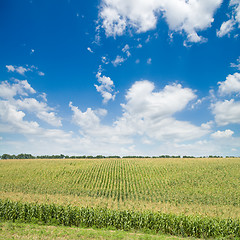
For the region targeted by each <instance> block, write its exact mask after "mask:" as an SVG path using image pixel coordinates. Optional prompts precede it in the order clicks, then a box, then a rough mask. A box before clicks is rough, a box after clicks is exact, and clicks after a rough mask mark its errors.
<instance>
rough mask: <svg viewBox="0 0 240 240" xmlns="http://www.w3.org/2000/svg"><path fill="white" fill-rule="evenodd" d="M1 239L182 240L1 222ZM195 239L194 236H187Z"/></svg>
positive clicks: (108, 231)
mask: <svg viewBox="0 0 240 240" xmlns="http://www.w3.org/2000/svg"><path fill="white" fill-rule="evenodd" d="M0 239H1V240H10V239H21V240H25V239H26V240H29V239H30V240H32V239H49V240H51V239H62V240H63V239H66V240H67V239H108V240H114V239H126V240H127V239H129V240H130V239H139V240H140V239H141V240H180V239H183V238H180V237H173V236H169V235H151V234H146V233H140V232H125V231H120V230H114V231H113V230H106V229H105V230H104V229H92V228H77V227H64V226H45V225H37V224H27V223H13V222H0ZM185 239H186V240H187V239H189V240H190V239H193V238H185Z"/></svg>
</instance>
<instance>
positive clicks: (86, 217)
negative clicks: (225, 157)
mask: <svg viewBox="0 0 240 240" xmlns="http://www.w3.org/2000/svg"><path fill="white" fill-rule="evenodd" d="M0 219H3V220H11V221H23V222H35V223H36V222H37V223H39V222H40V223H44V224H50V225H51V224H54V225H64V226H81V227H93V226H94V227H97V228H111V229H122V230H151V231H152V232H156V233H158V232H160V233H168V234H172V235H181V236H184V237H186V236H193V237H203V238H206V237H231V238H235V239H236V238H239V237H240V221H239V220H233V219H225V220H223V219H217V218H201V217H196V216H184V215H182V216H176V215H174V214H163V213H152V212H137V211H135V212H134V211H128V210H125V211H119V210H118V211H116V210H109V209H97V208H95V209H94V208H78V207H71V206H65V207H64V206H57V205H46V204H36V203H20V202H12V201H9V200H5V201H2V200H0Z"/></svg>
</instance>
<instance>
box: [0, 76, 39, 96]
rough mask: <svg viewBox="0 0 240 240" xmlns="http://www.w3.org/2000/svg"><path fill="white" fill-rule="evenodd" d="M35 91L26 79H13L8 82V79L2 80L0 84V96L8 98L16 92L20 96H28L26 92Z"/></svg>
mask: <svg viewBox="0 0 240 240" xmlns="http://www.w3.org/2000/svg"><path fill="white" fill-rule="evenodd" d="M29 93H31V94H33V93H36V91H35V90H34V89H33V88H32V87H31V86H30V84H29V83H28V81H27V80H23V81H20V80H17V79H16V80H15V82H14V83H12V84H10V83H9V82H8V81H3V82H1V84H0V97H1V98H4V99H10V98H13V97H14V96H16V95H17V94H19V95H22V96H28V94H29Z"/></svg>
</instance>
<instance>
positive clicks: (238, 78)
mask: <svg viewBox="0 0 240 240" xmlns="http://www.w3.org/2000/svg"><path fill="white" fill-rule="evenodd" d="M218 84H219V85H220V86H219V93H220V94H221V95H225V94H231V93H240V73H234V74H233V75H231V74H229V75H228V76H227V78H226V80H225V81H224V82H218Z"/></svg>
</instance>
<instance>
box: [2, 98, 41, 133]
mask: <svg viewBox="0 0 240 240" xmlns="http://www.w3.org/2000/svg"><path fill="white" fill-rule="evenodd" d="M24 117H25V113H24V112H22V111H19V110H18V109H17V107H16V106H15V105H13V104H11V103H10V102H9V101H6V100H1V101H0V119H1V121H2V122H3V123H4V124H7V128H6V130H7V131H8V130H10V131H11V132H19V133H23V134H35V133H37V131H38V130H39V124H38V123H37V122H34V121H30V122H29V121H25V120H24V119H23V118H24ZM2 130H3V129H2ZM3 131H4V130H3Z"/></svg>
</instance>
